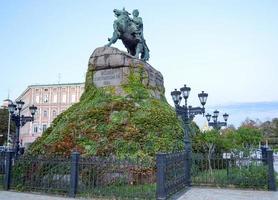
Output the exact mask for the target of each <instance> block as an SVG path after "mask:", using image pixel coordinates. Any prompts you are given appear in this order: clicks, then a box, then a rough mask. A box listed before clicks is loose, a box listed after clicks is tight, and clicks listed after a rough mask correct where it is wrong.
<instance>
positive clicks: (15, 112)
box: [8, 100, 37, 154]
mask: <svg viewBox="0 0 278 200" xmlns="http://www.w3.org/2000/svg"><path fill="white" fill-rule="evenodd" d="M23 105H24V102H23V101H22V100H19V101H16V104H14V103H12V102H11V103H10V104H9V105H8V108H9V112H10V115H11V119H12V120H13V121H14V122H15V126H16V137H15V138H16V143H15V153H16V154H18V153H19V134H20V127H22V126H24V125H25V124H26V123H27V122H32V121H34V115H35V113H36V110H37V107H36V106H34V105H32V106H30V107H29V110H30V113H31V116H24V115H21V110H22V108H23Z"/></svg>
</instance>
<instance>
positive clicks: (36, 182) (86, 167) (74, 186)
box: [0, 152, 156, 199]
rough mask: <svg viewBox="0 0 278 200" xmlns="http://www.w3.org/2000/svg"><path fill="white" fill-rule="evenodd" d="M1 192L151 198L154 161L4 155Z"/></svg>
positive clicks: (76, 156)
mask: <svg viewBox="0 0 278 200" xmlns="http://www.w3.org/2000/svg"><path fill="white" fill-rule="evenodd" d="M0 159H1V158H0ZM2 161H4V163H5V167H4V168H5V178H4V180H3V181H2V182H1V183H2V184H1V185H3V186H4V189H6V190H9V189H15V190H18V191H39V192H45V193H52V194H53V193H54V194H57V193H58V194H62V195H68V196H70V197H75V196H76V195H77V196H83V197H103V198H105V199H155V198H156V196H155V194H156V184H155V181H156V178H155V174H156V173H155V172H156V168H155V162H153V161H150V160H148V161H146V160H132V159H123V160H120V159H116V158H113V157H81V156H80V155H79V153H77V152H74V153H72V155H71V157H64V156H55V157H45V156H26V155H25V156H21V157H19V158H17V159H15V158H14V156H13V153H12V152H7V153H6V156H5V157H4V159H3V158H2V159H1V161H0V162H2Z"/></svg>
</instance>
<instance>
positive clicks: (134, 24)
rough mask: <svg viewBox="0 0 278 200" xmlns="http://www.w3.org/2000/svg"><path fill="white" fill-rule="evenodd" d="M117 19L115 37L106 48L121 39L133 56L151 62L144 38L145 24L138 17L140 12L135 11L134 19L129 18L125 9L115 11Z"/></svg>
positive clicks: (109, 39)
mask: <svg viewBox="0 0 278 200" xmlns="http://www.w3.org/2000/svg"><path fill="white" fill-rule="evenodd" d="M113 12H114V14H115V17H116V18H117V19H116V20H115V21H114V23H113V28H114V32H113V36H112V38H108V41H109V43H108V44H107V45H105V46H108V47H109V46H111V45H112V44H114V43H116V42H117V40H118V39H121V40H122V42H123V44H124V46H125V47H126V48H127V51H128V53H129V54H131V55H132V56H135V57H136V58H139V55H140V58H141V59H142V60H144V61H147V60H149V57H150V55H149V48H148V46H147V44H146V41H145V39H144V37H143V22H142V18H141V17H138V15H139V12H138V10H134V11H133V13H132V14H133V18H132V19H131V18H130V17H129V15H130V13H129V12H127V11H126V10H125V9H123V10H118V9H114V10H113Z"/></svg>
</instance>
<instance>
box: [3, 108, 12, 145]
mask: <svg viewBox="0 0 278 200" xmlns="http://www.w3.org/2000/svg"><path fill="white" fill-rule="evenodd" d="M8 121H9V111H8V109H6V108H1V109H0V146H3V145H4V144H5V143H6V141H7V136H8ZM10 132H11V133H14V132H15V124H14V123H13V122H12V121H11V129H10Z"/></svg>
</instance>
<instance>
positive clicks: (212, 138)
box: [194, 129, 221, 173]
mask: <svg viewBox="0 0 278 200" xmlns="http://www.w3.org/2000/svg"><path fill="white" fill-rule="evenodd" d="M220 142H221V137H220V134H219V131H217V130H215V129H213V130H209V131H205V132H203V133H202V134H198V135H196V136H195V137H194V144H195V145H198V146H199V147H202V149H203V150H204V152H206V153H207V161H208V166H209V170H210V172H211V173H212V167H211V157H212V155H213V153H214V151H215V148H216V146H217V145H219V144H220Z"/></svg>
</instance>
